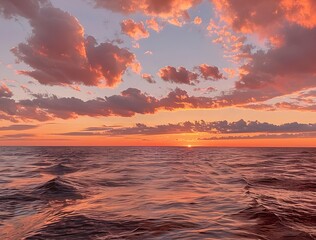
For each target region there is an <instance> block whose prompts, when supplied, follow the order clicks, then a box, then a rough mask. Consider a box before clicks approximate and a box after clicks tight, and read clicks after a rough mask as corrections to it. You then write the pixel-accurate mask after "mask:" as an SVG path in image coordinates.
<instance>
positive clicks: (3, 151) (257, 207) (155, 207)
mask: <svg viewBox="0 0 316 240" xmlns="http://www.w3.org/2000/svg"><path fill="white" fill-rule="evenodd" d="M0 239H1V240H4V239H19V240H20V239H225V240H229V239H265V240H266V239H272V240H274V239H284V240H304V239H316V149H315V148H314V149H313V148H182V147H0Z"/></svg>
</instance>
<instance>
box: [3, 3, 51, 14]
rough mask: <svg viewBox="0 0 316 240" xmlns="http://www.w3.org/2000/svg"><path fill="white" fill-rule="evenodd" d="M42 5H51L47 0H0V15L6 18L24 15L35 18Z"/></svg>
mask: <svg viewBox="0 0 316 240" xmlns="http://www.w3.org/2000/svg"><path fill="white" fill-rule="evenodd" d="M41 5H49V1H48V0H47V1H46V0H27V1H19V0H0V15H2V16H4V17H5V18H13V17H17V16H22V17H25V18H29V19H30V18H35V17H36V16H37V14H38V12H39V10H40V7H41Z"/></svg>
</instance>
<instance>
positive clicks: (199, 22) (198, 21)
mask: <svg viewBox="0 0 316 240" xmlns="http://www.w3.org/2000/svg"><path fill="white" fill-rule="evenodd" d="M193 23H194V24H195V25H200V24H202V18H200V17H195V18H194V20H193Z"/></svg>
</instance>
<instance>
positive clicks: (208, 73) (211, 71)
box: [196, 64, 224, 80]
mask: <svg viewBox="0 0 316 240" xmlns="http://www.w3.org/2000/svg"><path fill="white" fill-rule="evenodd" d="M196 68H197V69H198V70H199V72H200V73H201V76H202V77H203V78H204V79H205V80H220V79H224V76H223V74H222V73H220V71H219V69H218V67H216V66H209V65H207V64H201V65H200V66H198V67H196Z"/></svg>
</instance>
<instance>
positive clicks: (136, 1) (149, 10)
mask: <svg viewBox="0 0 316 240" xmlns="http://www.w3.org/2000/svg"><path fill="white" fill-rule="evenodd" d="M92 2H94V5H95V7H98V8H105V9H108V10H111V11H113V12H119V13H122V14H132V13H142V14H144V15H147V16H151V17H160V18H162V19H169V20H176V19H180V20H187V19H189V13H188V10H189V9H191V8H192V7H194V6H196V5H198V4H199V3H201V2H202V1H201V0H159V1H157V0H124V1H113V0H93V1H92Z"/></svg>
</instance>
